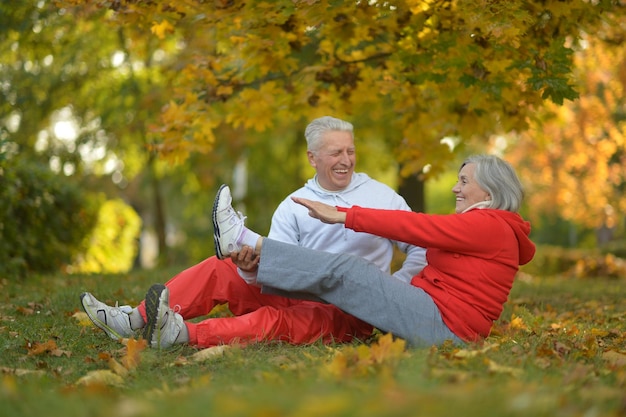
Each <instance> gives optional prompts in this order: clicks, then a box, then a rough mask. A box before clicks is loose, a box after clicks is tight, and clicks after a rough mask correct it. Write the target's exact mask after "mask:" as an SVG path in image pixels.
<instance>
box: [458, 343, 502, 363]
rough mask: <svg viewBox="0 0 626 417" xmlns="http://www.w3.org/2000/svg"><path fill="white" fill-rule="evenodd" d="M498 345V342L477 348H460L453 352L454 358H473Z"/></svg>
mask: <svg viewBox="0 0 626 417" xmlns="http://www.w3.org/2000/svg"><path fill="white" fill-rule="evenodd" d="M498 346H500V345H499V344H498V343H492V344H490V345H485V346H484V347H483V348H482V349H479V350H468V349H460V350H459V351H457V352H455V353H454V355H453V356H454V357H455V358H459V359H463V358H474V357H476V356H478V355H482V354H483V353H486V352H488V351H490V350H491V349H495V348H497V347H498Z"/></svg>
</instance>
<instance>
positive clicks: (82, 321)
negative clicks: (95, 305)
mask: <svg viewBox="0 0 626 417" xmlns="http://www.w3.org/2000/svg"><path fill="white" fill-rule="evenodd" d="M72 317H73V318H74V319H76V321H77V322H78V325H79V326H83V327H88V326H93V322H92V321H91V319H89V316H88V315H87V313H85V312H84V311H77V312H76V313H74V314H72Z"/></svg>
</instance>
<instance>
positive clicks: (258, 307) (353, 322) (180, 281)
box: [138, 256, 373, 347]
mask: <svg viewBox="0 0 626 417" xmlns="http://www.w3.org/2000/svg"><path fill="white" fill-rule="evenodd" d="M165 285H166V286H167V287H168V288H169V291H170V307H171V308H172V309H173V310H174V311H176V312H177V313H179V314H181V315H182V316H183V318H184V319H185V320H189V319H192V318H195V317H200V316H205V315H207V314H209V312H210V311H211V310H212V309H213V307H215V306H216V305H220V304H226V303H228V308H229V310H230V311H231V312H232V313H233V314H234V315H235V317H225V318H209V319H206V320H204V321H201V322H199V323H190V322H186V325H187V328H188V330H189V338H190V344H192V345H196V346H198V347H210V346H216V345H220V344H230V343H242V344H246V343H250V342H260V341H269V340H280V341H285V342H289V343H292V344H307V343H313V342H315V341H317V340H322V341H323V342H324V343H331V342H349V341H352V340H353V339H364V338H367V337H368V336H370V335H371V333H372V330H373V328H372V326H370V325H369V324H367V323H365V322H363V321H361V320H359V319H357V318H356V317H353V316H351V315H349V314H346V313H344V312H343V311H341V310H340V309H338V308H337V307H335V306H333V305H330V304H323V303H318V302H314V301H303V300H296V299H290V298H286V297H281V296H278V295H268V294H261V290H260V288H258V287H256V286H253V285H248V284H247V283H246V282H245V281H244V280H243V279H241V277H240V276H239V274H238V273H237V267H236V266H235V264H233V263H232V261H231V260H230V259H226V260H224V261H220V260H219V259H217V258H216V257H215V256H212V257H210V258H207V259H205V260H204V261H202V262H200V263H199V264H197V265H194V266H192V267H191V268H189V269H186V270H184V271H182V272H181V273H179V274H178V275H176V276H175V277H174V278H172V279H171V280H169V281H168V282H167V283H166V284H165ZM138 309H139V312H140V313H141V315H142V316H143V318H144V320H146V309H145V305H144V302H143V301H142V302H141V304H140V305H139V306H138Z"/></svg>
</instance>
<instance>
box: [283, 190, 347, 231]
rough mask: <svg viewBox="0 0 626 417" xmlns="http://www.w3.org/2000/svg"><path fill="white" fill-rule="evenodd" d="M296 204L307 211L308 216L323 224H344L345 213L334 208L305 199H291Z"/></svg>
mask: <svg viewBox="0 0 626 417" xmlns="http://www.w3.org/2000/svg"><path fill="white" fill-rule="evenodd" d="M291 199H292V200H293V201H295V202H296V203H298V204H300V205H303V206H304V207H306V208H308V209H309V216H311V217H313V218H316V219H318V220H320V221H322V222H323V223H328V224H334V223H345V222H346V213H345V212H343V211H338V210H337V208H336V207H335V206H330V205H328V204H324V203H320V202H319V201H313V200H308V199H306V198H300V197H291Z"/></svg>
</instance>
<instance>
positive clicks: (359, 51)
mask: <svg viewBox="0 0 626 417" xmlns="http://www.w3.org/2000/svg"><path fill="white" fill-rule="evenodd" d="M57 3H58V4H59V5H65V6H74V7H84V8H87V7H88V6H93V5H98V6H100V7H104V8H106V7H110V6H111V2H108V1H105V0H89V1H86V2H84V3H83V6H79V5H78V4H77V2H73V1H70V0H58V1H57ZM605 7H608V6H604V5H603V4H601V5H597V4H593V2H578V4H577V7H570V5H569V4H568V5H567V6H565V5H563V6H560V5H556V4H552V3H550V4H548V5H546V4H545V2H543V1H530V2H529V1H522V0H511V1H508V2H492V1H486V0H470V1H465V0H464V1H455V0H446V1H435V0H433V1H425V0H421V1H415V0H404V1H398V2H330V1H327V0H319V1H291V0H280V1H275V2H226V1H215V2H213V1H212V2H204V1H197V0H187V1H184V2H167V3H165V2H163V1H154V2H141V1H137V0H129V1H125V2H115V8H114V11H113V13H110V14H109V15H108V17H109V19H110V21H111V22H112V23H113V24H114V25H133V26H136V27H139V28H141V27H145V28H149V29H150V34H151V36H154V37H156V38H157V39H159V40H160V41H161V42H162V43H163V44H164V45H166V44H167V45H168V47H167V48H165V47H164V49H163V51H165V52H166V53H167V59H166V60H164V65H163V66H162V71H163V72H164V73H166V74H168V76H167V77H166V78H167V79H170V80H171V86H172V96H171V99H170V101H169V104H168V105H167V106H164V110H163V113H162V114H161V119H160V121H159V123H158V126H154V128H153V131H152V133H153V135H152V139H153V141H154V144H155V146H154V149H156V150H159V151H161V152H162V153H163V154H164V155H166V156H169V157H171V158H174V159H184V158H186V157H187V156H188V155H189V153H190V152H210V151H211V150H212V149H213V146H214V144H215V140H216V139H215V138H216V135H215V132H216V131H217V130H221V129H222V128H223V127H224V126H225V125H227V126H228V128H230V129H232V128H235V129H236V128H243V129H246V130H247V129H250V130H252V131H258V132H261V131H265V130H268V129H272V128H278V127H279V126H292V125H295V124H297V125H301V122H300V119H302V118H304V119H305V120H309V119H311V118H312V117H315V116H318V115H322V114H335V115H337V116H340V117H346V118H350V119H352V120H355V121H356V120H375V121H378V122H379V123H380V124H383V125H384V126H385V127H386V131H387V132H389V133H388V136H389V138H388V140H389V142H390V143H391V144H392V145H393V148H394V149H395V151H396V155H397V158H398V159H399V162H401V163H405V164H407V166H409V167H408V168H405V174H407V175H408V174H411V173H415V172H420V171H421V170H422V168H423V167H424V166H425V165H426V164H431V165H435V166H437V165H438V164H439V163H442V162H444V161H445V160H447V159H449V158H450V154H449V151H448V150H447V148H446V147H441V146H434V145H433V144H438V143H439V141H440V140H441V139H442V138H444V137H447V136H456V137H461V138H463V139H469V138H472V137H474V136H485V135H488V134H490V133H493V132H497V131H500V130H502V129H505V130H506V129H511V128H516V129H518V128H524V127H525V126H526V122H527V121H526V119H527V116H528V115H529V114H532V112H533V111H534V107H536V106H540V105H541V104H542V103H543V101H544V100H545V99H546V98H549V99H551V100H552V101H555V102H557V103H560V102H562V101H563V100H564V99H572V98H574V97H575V96H576V94H575V92H574V90H573V89H572V85H571V83H570V71H571V59H570V55H569V49H568V48H567V46H566V43H565V41H566V38H567V39H568V40H569V41H571V42H575V40H576V39H578V38H579V34H580V30H581V28H586V27H589V28H592V27H594V25H597V24H598V22H599V21H600V20H599V17H600V16H601V15H602V13H604V12H605V11H606V10H608V9H606V8H605ZM603 17H604V16H603ZM555 33H558V34H559V36H554V34H555ZM199 120H203V121H207V122H203V123H199V122H198V121H199ZM417 120H419V121H420V123H416V121H417ZM423 147H424V148H427V152H415V150H416V149H420V148H423Z"/></svg>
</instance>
